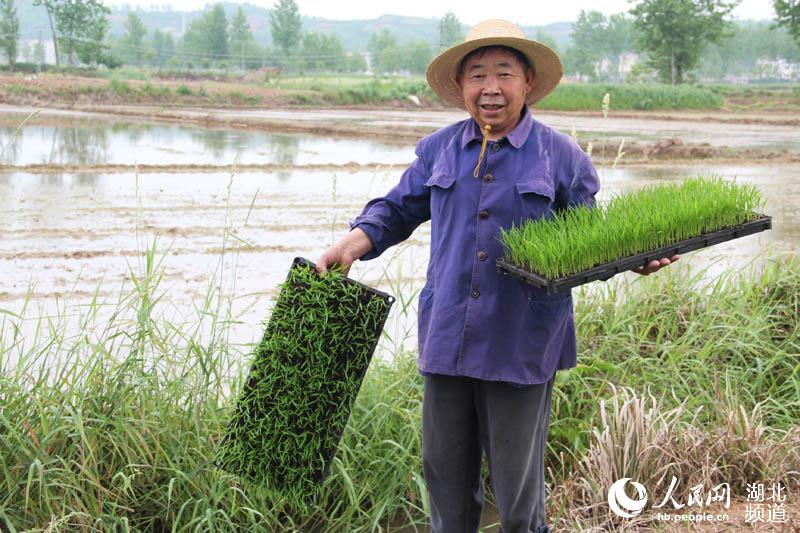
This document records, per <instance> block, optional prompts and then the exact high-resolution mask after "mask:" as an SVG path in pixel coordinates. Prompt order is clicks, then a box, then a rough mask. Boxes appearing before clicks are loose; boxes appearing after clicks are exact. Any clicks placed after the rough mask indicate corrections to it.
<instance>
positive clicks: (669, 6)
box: [631, 0, 739, 85]
mask: <svg viewBox="0 0 800 533" xmlns="http://www.w3.org/2000/svg"><path fill="white" fill-rule="evenodd" d="M738 3H739V0H643V1H642V2H641V3H639V4H638V5H636V6H635V7H634V8H633V9H631V14H632V15H633V17H634V26H635V27H636V29H637V30H638V35H637V38H636V42H637V44H638V45H639V46H640V47H641V48H642V49H643V50H644V51H646V52H647V54H648V56H649V60H648V64H649V65H650V66H651V67H653V68H654V69H655V70H656V71H657V72H658V73H659V76H660V78H661V79H662V81H666V82H670V83H672V85H676V84H678V83H683V82H684V81H686V76H687V74H688V73H689V72H690V71H691V70H692V69H694V68H695V66H697V63H698V61H699V58H700V54H701V53H702V52H703V48H704V47H705V45H706V44H707V43H718V42H720V41H721V40H722V39H724V38H725V37H726V36H727V35H728V29H729V27H730V22H729V20H728V19H727V18H726V17H727V16H728V15H729V14H730V12H731V11H732V10H733V8H734V7H736V5H737V4H738Z"/></svg>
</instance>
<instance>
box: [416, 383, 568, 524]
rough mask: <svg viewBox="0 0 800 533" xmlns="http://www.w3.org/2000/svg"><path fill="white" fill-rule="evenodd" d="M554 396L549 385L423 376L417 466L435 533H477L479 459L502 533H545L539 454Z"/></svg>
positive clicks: (541, 457)
mask: <svg viewBox="0 0 800 533" xmlns="http://www.w3.org/2000/svg"><path fill="white" fill-rule="evenodd" d="M552 388H553V380H552V379H551V380H550V381H549V382H547V383H542V384H540V385H531V386H528V387H523V388H516V387H513V386H511V385H509V384H506V383H497V382H492V381H482V380H477V379H472V378H465V377H453V376H442V375H426V376H425V392H424V400H423V407H422V463H423V470H424V473H425V482H426V484H427V486H428V493H429V498H430V510H431V529H432V531H433V533H472V532H475V531H477V530H478V527H479V525H480V518H481V509H482V507H483V479H482V476H481V463H482V459H483V452H485V453H486V456H487V458H488V461H489V477H490V480H491V483H492V488H493V489H494V494H495V498H496V500H497V509H498V511H499V513H500V521H501V523H502V528H503V529H502V531H503V532H504V533H522V532H531V531H533V532H537V533H543V532H547V531H549V529H548V527H547V521H546V518H545V484H544V451H545V448H546V445H547V429H548V426H549V424H550V398H551V394H552Z"/></svg>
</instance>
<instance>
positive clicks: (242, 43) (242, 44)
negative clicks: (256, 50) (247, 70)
mask: <svg viewBox="0 0 800 533" xmlns="http://www.w3.org/2000/svg"><path fill="white" fill-rule="evenodd" d="M240 44H241V46H242V72H244V41H242V42H241V43H240Z"/></svg>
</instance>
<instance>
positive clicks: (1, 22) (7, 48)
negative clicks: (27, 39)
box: [0, 0, 19, 68]
mask: <svg viewBox="0 0 800 533" xmlns="http://www.w3.org/2000/svg"><path fill="white" fill-rule="evenodd" d="M18 41H19V18H18V17H17V8H16V7H14V0H0V49H2V50H3V53H5V55H6V58H8V64H9V66H10V67H11V68H14V62H15V61H16V59H17V42H18Z"/></svg>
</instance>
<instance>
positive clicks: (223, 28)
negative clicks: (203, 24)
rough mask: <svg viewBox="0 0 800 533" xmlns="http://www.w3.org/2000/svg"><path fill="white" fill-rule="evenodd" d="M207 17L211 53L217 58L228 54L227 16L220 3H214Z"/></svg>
mask: <svg viewBox="0 0 800 533" xmlns="http://www.w3.org/2000/svg"><path fill="white" fill-rule="evenodd" d="M207 17H208V39H209V43H208V44H209V48H210V49H211V53H212V54H213V55H214V56H216V57H217V58H220V59H222V58H225V57H227V56H228V18H227V17H226V16H225V10H224V9H223V8H222V5H221V4H216V5H215V6H214V8H213V9H212V10H211V12H210V13H209V14H208V15H207Z"/></svg>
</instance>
